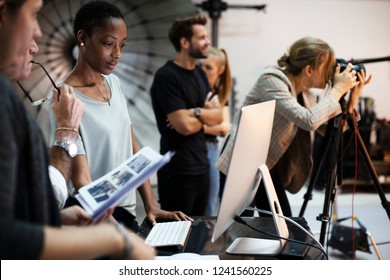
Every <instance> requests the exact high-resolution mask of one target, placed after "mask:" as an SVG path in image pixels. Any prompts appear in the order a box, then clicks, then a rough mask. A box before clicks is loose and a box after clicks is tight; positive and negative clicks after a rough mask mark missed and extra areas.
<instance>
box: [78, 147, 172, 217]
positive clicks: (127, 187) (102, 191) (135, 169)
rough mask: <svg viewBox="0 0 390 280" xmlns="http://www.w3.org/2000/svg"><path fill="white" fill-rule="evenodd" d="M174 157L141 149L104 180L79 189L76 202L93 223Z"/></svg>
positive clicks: (105, 176)
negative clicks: (90, 216)
mask: <svg viewBox="0 0 390 280" xmlns="http://www.w3.org/2000/svg"><path fill="white" fill-rule="evenodd" d="M173 155H174V152H168V153H166V154H165V155H161V154H159V153H157V152H155V151H154V150H153V149H152V148H150V147H143V148H142V149H141V150H139V151H138V152H137V153H136V154H134V155H133V156H132V157H130V158H129V159H128V160H126V161H125V162H123V163H122V164H121V165H119V166H118V167H116V168H115V169H113V170H112V171H110V172H109V173H107V174H106V175H104V176H103V177H100V178H99V179H97V180H95V181H93V182H92V183H90V184H88V185H86V186H84V187H82V188H81V189H80V190H79V193H78V194H77V195H76V199H77V200H78V201H79V202H80V204H81V205H82V206H83V207H84V209H85V210H86V211H87V212H88V213H90V214H91V215H92V219H93V220H94V221H96V220H97V219H99V218H100V217H101V216H102V215H103V214H104V213H105V212H106V211H107V210H108V209H110V208H114V207H115V206H117V205H118V204H119V203H120V201H121V200H122V199H123V198H124V197H125V196H126V195H127V194H128V193H129V192H130V191H131V190H134V189H136V188H138V187H139V186H140V185H142V183H144V182H145V181H146V180H147V179H148V178H149V177H150V176H151V175H152V174H154V173H155V172H157V171H158V170H159V169H160V168H161V167H163V166H164V165H165V164H167V163H168V162H169V161H170V160H171V158H172V156H173Z"/></svg>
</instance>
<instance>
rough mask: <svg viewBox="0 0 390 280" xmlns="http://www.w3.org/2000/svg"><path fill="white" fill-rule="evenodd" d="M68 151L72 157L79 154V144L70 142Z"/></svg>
mask: <svg viewBox="0 0 390 280" xmlns="http://www.w3.org/2000/svg"><path fill="white" fill-rule="evenodd" d="M68 153H69V155H70V156H71V157H74V156H75V155H77V145H76V143H70V144H69V146H68Z"/></svg>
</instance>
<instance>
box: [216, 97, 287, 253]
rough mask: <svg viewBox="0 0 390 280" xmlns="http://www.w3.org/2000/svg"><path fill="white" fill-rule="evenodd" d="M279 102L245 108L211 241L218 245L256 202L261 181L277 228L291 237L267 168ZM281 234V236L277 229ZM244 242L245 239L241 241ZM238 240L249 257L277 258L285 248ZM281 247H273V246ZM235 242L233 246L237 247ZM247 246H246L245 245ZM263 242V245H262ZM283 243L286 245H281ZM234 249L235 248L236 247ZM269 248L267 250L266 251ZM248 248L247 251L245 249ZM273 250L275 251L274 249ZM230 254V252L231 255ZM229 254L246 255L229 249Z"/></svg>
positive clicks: (239, 122)
mask: <svg viewBox="0 0 390 280" xmlns="http://www.w3.org/2000/svg"><path fill="white" fill-rule="evenodd" d="M275 103H276V101H275V100H272V101H267V102H262V103H257V104H253V105H248V106H243V107H242V108H241V110H240V112H239V114H240V115H239V119H238V124H237V130H236V133H235V135H232V137H233V138H232V139H229V140H228V141H234V142H233V150H232V154H231V158H230V163H229V168H228V172H227V175H226V182H225V187H224V191H223V195H222V199H221V204H220V207H219V211H218V215H217V221H216V224H215V227H214V232H213V236H212V239H211V241H212V242H214V241H216V240H217V239H218V238H219V237H220V236H221V235H222V234H223V233H224V232H225V230H226V229H228V228H229V227H230V226H231V224H232V223H233V222H234V219H235V217H236V216H239V215H240V214H241V213H242V212H243V211H244V210H245V209H246V208H247V207H248V206H249V205H250V204H251V203H252V201H253V199H254V197H255V194H256V191H257V189H258V186H259V183H260V181H261V180H262V179H263V180H264V184H265V187H266V192H267V195H268V199H269V201H270V207H271V211H272V212H274V211H276V212H277V213H276V214H275V215H273V218H274V222H275V225H276V227H279V226H280V227H281V228H280V229H279V230H280V231H282V233H281V234H282V235H286V232H285V231H287V236H288V230H287V226H286V223H285V221H284V220H283V219H281V221H280V220H279V219H278V216H277V214H280V215H282V213H281V209H280V205H279V201H278V199H277V196H276V193H275V190H274V187H273V184H272V179H271V177H270V175H269V171H268V168H267V166H266V160H267V156H268V149H269V144H270V141H271V134H272V126H273V120H274V113H275ZM280 224H281V225H280ZM277 233H279V234H280V232H279V231H278V228H277ZM240 240H241V239H240ZM240 240H237V242H241V244H240V245H238V246H239V247H240V246H241V249H244V250H245V248H246V247H248V248H249V252H248V254H261V255H262V254H267V255H274V254H277V253H279V252H280V250H281V247H282V246H283V245H284V242H283V240H270V239H266V240H265V241H264V242H263V243H265V244H262V245H255V244H253V240H248V239H245V240H241V241H240ZM275 241H276V243H277V244H271V243H275ZM235 242H236V241H234V242H233V243H235ZM242 242H243V243H242ZM261 242H262V241H261ZM280 242H283V244H281V243H280ZM232 245H233V244H232ZM264 246H265V247H267V248H264ZM244 247H245V248H244ZM271 247H272V248H271ZM229 250H230V251H229ZM227 252H228V253H239V254H245V253H247V252H243V251H240V252H235V251H234V250H231V249H228V250H227Z"/></svg>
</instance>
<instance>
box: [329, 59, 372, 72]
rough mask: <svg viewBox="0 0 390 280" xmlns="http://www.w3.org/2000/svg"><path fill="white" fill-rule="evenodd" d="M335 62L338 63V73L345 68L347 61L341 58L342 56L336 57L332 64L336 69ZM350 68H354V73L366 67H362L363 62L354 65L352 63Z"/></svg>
mask: <svg viewBox="0 0 390 280" xmlns="http://www.w3.org/2000/svg"><path fill="white" fill-rule="evenodd" d="M337 64H340V73H341V72H343V71H344V70H345V68H347V65H348V61H346V60H345V59H342V58H337V59H336V64H335V66H334V67H335V69H336V66H337ZM352 70H355V71H356V73H358V72H360V70H364V71H366V67H364V65H363V64H356V65H353V67H352ZM352 70H351V71H352Z"/></svg>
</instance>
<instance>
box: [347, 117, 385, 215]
mask: <svg viewBox="0 0 390 280" xmlns="http://www.w3.org/2000/svg"><path fill="white" fill-rule="evenodd" d="M347 121H348V125H349V127H350V128H351V129H352V130H353V131H354V133H355V134H356V137H357V140H358V146H359V151H360V152H361V154H362V156H363V160H364V163H365V165H366V167H367V169H368V171H369V174H370V177H371V180H372V181H373V183H374V186H375V189H376V191H377V193H378V195H379V197H380V199H381V202H382V206H383V208H384V209H385V210H386V213H387V216H388V217H389V219H390V202H389V201H388V200H387V199H386V195H385V193H384V191H383V188H382V185H381V183H380V182H379V179H378V174H377V173H376V170H375V167H374V164H373V163H372V161H371V159H370V156H369V154H368V151H367V148H366V146H365V145H364V141H363V139H362V137H361V135H360V133H359V130H358V129H357V128H356V126H355V124H354V121H353V119H352V118H351V117H350V116H349V117H348V118H347Z"/></svg>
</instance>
